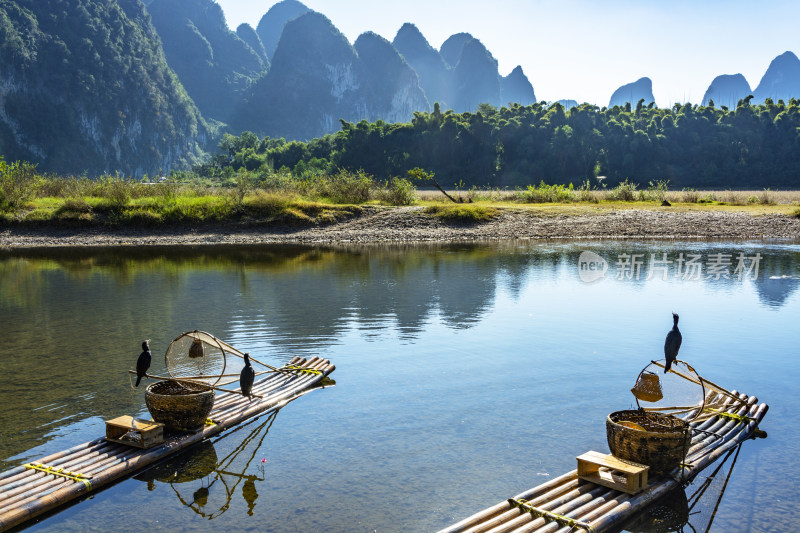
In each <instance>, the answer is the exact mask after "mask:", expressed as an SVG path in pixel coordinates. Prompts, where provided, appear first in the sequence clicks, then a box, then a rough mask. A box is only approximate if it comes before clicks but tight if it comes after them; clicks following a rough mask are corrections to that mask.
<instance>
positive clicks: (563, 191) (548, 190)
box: [519, 180, 575, 204]
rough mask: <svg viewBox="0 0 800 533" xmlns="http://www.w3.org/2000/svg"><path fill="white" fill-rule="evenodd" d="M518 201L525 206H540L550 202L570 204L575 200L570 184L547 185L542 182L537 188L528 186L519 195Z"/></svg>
mask: <svg viewBox="0 0 800 533" xmlns="http://www.w3.org/2000/svg"><path fill="white" fill-rule="evenodd" d="M519 199H520V201H522V202H525V203H527V204H541V203H550V202H572V201H574V200H575V193H574V190H573V187H572V184H570V186H569V187H567V186H566V185H548V184H546V183H545V182H544V180H542V181H541V182H539V186H538V187H534V186H533V185H528V188H527V189H526V190H524V191H522V192H521V193H520V194H519Z"/></svg>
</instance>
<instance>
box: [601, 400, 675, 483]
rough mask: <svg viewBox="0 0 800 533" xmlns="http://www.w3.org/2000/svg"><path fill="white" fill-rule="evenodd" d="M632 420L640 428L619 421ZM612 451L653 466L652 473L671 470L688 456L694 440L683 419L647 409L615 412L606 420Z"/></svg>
mask: <svg viewBox="0 0 800 533" xmlns="http://www.w3.org/2000/svg"><path fill="white" fill-rule="evenodd" d="M620 422H633V423H634V424H638V425H639V426H641V427H642V428H644V431H642V430H641V429H633V428H631V427H626V426H625V425H622V424H620ZM606 436H607V438H608V447H609V449H610V450H611V453H612V454H613V455H614V456H616V457H619V458H620V459H626V460H628V461H633V462H636V463H640V464H643V465H647V466H649V467H650V471H651V472H653V473H656V474H658V473H665V472H669V471H670V470H672V469H673V468H675V467H676V466H678V465H679V464H680V463H682V462H683V459H684V458H685V457H686V452H687V451H688V450H689V445H690V443H691V433H690V431H689V424H688V423H687V422H686V421H684V420H681V419H680V418H677V417H674V416H670V415H661V414H657V413H652V412H647V411H639V410H636V411H616V412H614V413H611V414H610V415H608V418H607V419H606Z"/></svg>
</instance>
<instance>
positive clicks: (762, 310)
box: [0, 242, 800, 532]
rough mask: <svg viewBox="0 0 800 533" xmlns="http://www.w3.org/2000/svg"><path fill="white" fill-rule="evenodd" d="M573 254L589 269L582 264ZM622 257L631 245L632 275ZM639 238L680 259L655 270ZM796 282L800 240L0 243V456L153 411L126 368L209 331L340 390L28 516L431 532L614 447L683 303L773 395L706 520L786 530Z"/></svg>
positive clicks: (86, 434) (688, 333) (732, 365)
mask: <svg viewBox="0 0 800 533" xmlns="http://www.w3.org/2000/svg"><path fill="white" fill-rule="evenodd" d="M583 251H593V252H595V253H597V254H599V255H600V256H602V257H603V258H604V259H605V260H606V261H607V263H608V266H609V269H608V271H607V273H606V277H605V278H604V279H600V280H598V281H595V282H594V283H586V282H584V281H582V280H581V277H580V276H579V270H578V266H577V265H578V258H579V256H580V254H581V252H583ZM720 253H721V254H731V256H732V264H731V265H730V268H729V269H728V273H729V274H730V277H731V278H732V279H725V277H724V276H723V277H721V278H720V279H719V280H715V279H713V276H712V278H711V279H708V277H707V271H703V272H702V276H701V277H702V278H703V279H701V280H692V279H681V278H680V277H679V278H677V279H676V277H675V274H676V268H677V267H676V265H677V264H678V258H679V257H680V254H684V257H685V258H688V257H689V255H690V254H695V255H698V256H700V260H701V261H702V262H703V264H704V267H707V265H708V263H709V262H710V261H711V260H712V259H711V258H712V256H715V254H720ZM740 253H741V254H743V257H744V258H745V259H748V258H755V257H757V256H756V254H760V259H758V261H757V262H758V266H759V271H758V276H757V278H756V279H749V278H752V277H754V274H755V272H750V275H749V276H743V278H745V279H742V280H739V279H736V278H737V276H736V273H735V267H736V257H737V255H738V254H740ZM623 254H629V255H632V254H644V255H643V265H642V267H641V271H640V272H639V276H638V277H639V279H638V280H637V279H636V275H635V273H634V272H631V271H626V267H625V263H624V261H625V260H624V259H622V258H623V257H624V255H623ZM650 254H656V256H655V257H656V258H658V259H667V260H669V261H673V262H672V263H667V264H665V265H668V266H667V267H666V270H665V272H666V273H667V274H668V279H667V280H666V281H665V280H663V279H661V276H662V271H655V270H654V271H653V273H655V275H652V279H649V280H648V279H646V278H647V277H648V273H649V269H648V267H649V263H648V262H649V261H650ZM664 254H666V256H665V255H664ZM618 261H623V262H620V263H618ZM752 262H753V261H751V264H752ZM618 275H621V277H622V279H617V277H618ZM798 287H800V246H796V245H774V244H763V243H666V244H665V243H650V242H648V243H643V242H640V243H637V242H619V243H613V242H612V243H596V242H595V243H586V244H580V243H579V244H575V243H572V244H560V243H555V244H553V243H550V244H519V245H517V244H504V245H492V246H489V245H487V246H482V245H475V246H408V247H370V248H336V249H331V248H302V247H264V248H231V247H216V248H183V249H177V250H171V251H170V250H163V249H138V250H127V249H119V250H70V251H53V250H50V251H41V252H37V251H25V252H22V251H18V252H10V251H5V252H0V324H2V331H3V342H2V347H1V348H0V361H2V372H0V398H2V404H1V405H2V406H1V407H0V469H3V470H5V469H7V468H10V467H13V466H16V465H19V464H22V463H23V462H26V461H29V460H33V459H36V458H39V457H42V456H44V455H46V454H49V453H51V452H54V451H57V450H60V449H63V448H67V447H69V446H72V445H75V444H78V443H81V442H85V441H87V440H90V439H93V438H95V437H97V436H99V435H101V434H103V433H104V422H103V421H104V420H106V419H110V418H113V417H116V416H119V415H122V414H144V413H145V412H146V409H145V406H144V397H143V393H144V392H143V387H142V388H140V389H139V390H132V389H131V387H130V385H129V380H128V377H127V374H126V371H127V369H128V368H131V367H133V366H134V364H135V360H136V357H137V355H138V353H139V345H140V343H141V341H142V340H143V339H145V338H149V339H151V346H152V348H153V352H154V363H153V368H152V370H154V371H156V372H158V373H161V372H164V362H163V353H164V351H165V350H166V347H167V345H168V344H169V342H170V341H171V340H172V339H173V338H175V337H176V336H177V335H178V334H179V333H181V332H183V331H187V330H193V329H202V330H206V331H209V332H211V333H214V334H215V335H217V336H219V337H220V338H222V339H225V340H227V341H228V342H230V343H231V344H233V345H234V346H236V347H238V348H240V349H241V350H245V351H250V352H253V353H254V355H256V356H257V357H259V358H260V359H262V360H267V361H269V362H272V363H281V362H284V361H286V360H288V359H289V358H291V357H292V356H294V355H300V356H312V355H319V356H321V357H325V358H329V359H331V360H332V361H333V362H334V363H335V364H336V367H337V369H336V371H335V372H334V374H333V375H332V377H333V378H334V379H335V380H336V386H335V387H332V388H325V389H323V390H317V391H314V392H312V393H311V394H308V395H306V396H304V397H302V398H300V399H298V400H297V401H295V402H293V403H291V404H289V405H288V406H287V407H285V408H284V409H283V410H281V411H280V412H278V413H277V415H276V416H274V417H262V418H259V419H257V420H255V421H253V422H251V423H249V424H247V425H246V426H242V427H240V428H238V429H236V430H235V431H229V432H227V433H225V434H224V435H223V436H222V437H219V438H217V439H215V440H214V441H212V442H211V443H207V444H205V445H204V446H202V447H199V448H197V449H195V450H192V452H191V453H187V454H184V455H182V456H180V457H178V458H176V459H173V460H171V461H170V462H169V463H167V464H162V465H160V466H158V467H157V468H154V469H151V470H149V471H147V472H144V473H142V474H140V475H137V476H136V477H135V478H132V479H127V480H125V481H123V482H121V483H118V484H117V485H115V486H113V487H111V488H110V489H108V490H104V491H101V492H99V493H97V494H95V495H94V496H93V497H92V498H91V499H88V500H86V501H83V502H81V503H78V504H77V505H73V506H71V507H69V508H67V509H65V510H63V511H61V512H59V513H57V514H54V515H52V516H50V517H48V518H46V519H44V520H42V521H41V522H39V523H37V524H35V525H33V526H31V527H30V530H31V531H59V532H60V531H94V530H97V531H109V530H114V531H137V532H139V531H143V530H147V531H215V530H220V531H226V530H227V531H276V532H283V531H322V532H351V531H353V532H361V531H364V532H372V531H379V532H384V531H432V530H436V529H438V528H441V527H444V526H447V525H449V524H450V523H453V522H455V521H458V520H460V519H462V518H464V517H466V516H468V515H470V514H472V513H474V512H476V511H478V510H481V509H483V508H485V507H487V506H489V505H492V504H494V503H496V502H498V501H500V500H502V499H505V498H507V497H510V496H513V495H515V494H517V493H519V492H522V491H523V490H525V489H528V488H530V487H532V486H534V485H538V484H539V483H541V482H544V481H546V480H548V479H551V478H552V477H554V476H557V475H560V474H562V473H563V472H566V471H567V470H571V469H573V468H574V467H575V466H574V463H575V456H576V455H579V454H581V453H583V452H585V451H587V450H590V449H595V450H602V451H605V450H607V445H606V442H605V425H604V423H605V417H606V415H607V414H608V413H609V412H611V411H615V410H619V409H625V408H629V407H631V406H632V405H633V397H632V395H631V394H630V392H629V389H630V387H631V386H632V385H633V383H634V381H635V378H636V375H637V374H638V372H639V371H640V370H641V369H642V367H644V366H645V365H646V364H647V363H648V361H649V360H650V359H654V358H660V357H662V356H663V352H662V349H663V342H664V336H665V334H666V332H667V331H668V329H669V328H670V327H671V316H670V312H671V311H672V310H675V311H676V312H678V313H680V316H681V322H680V327H681V331H682V332H683V339H684V342H683V347H682V348H681V358H682V359H685V360H687V361H689V362H690V363H692V364H693V365H694V366H695V367H696V368H697V370H698V372H699V373H700V374H702V375H704V376H705V377H707V378H709V379H711V380H712V381H715V382H717V383H719V384H721V385H724V386H728V387H729V388H735V389H738V390H740V391H743V392H747V393H749V394H754V395H758V396H759V398H760V400H762V401H765V402H767V403H769V404H770V411H769V413H768V415H767V418H766V420H765V423H764V424H763V425H762V429H764V430H766V431H767V432H768V433H769V438H768V439H766V440H759V441H754V442H748V443H747V444H746V445H745V446H744V447H743V448H742V451H741V454H740V456H739V459H738V462H737V464H736V467H735V469H734V470H733V471H732V473H731V476H730V480H729V482H728V486H727V490H726V492H725V494H724V498H723V499H722V503H721V504H720V508H719V511H718V512H717V515H716V519H715V522H714V526H713V528H712V531H792V530H795V529H796V524H797V523H798V521H800V506H798V503H797V497H796V485H797V482H796V479H795V476H794V475H793V474H792V473H793V472H795V471H796V470H797V467H798V464H797V460H796V457H797V455H796V451H797V445H796V443H797V442H798V438H800V431H799V430H798V427H800V425H798V424H797V421H796V417H797V413H798V412H800V399H798V394H797V384H798V382H800V362H799V359H798V346H800V342H798V341H800V339H798V331H799V330H798V326H797V324H798V318H800V292H798V290H797V289H798ZM708 473H710V472H708V471H706V472H704V474H708ZM726 473H727V471H726V472H723V474H726ZM715 485H716V486H718V485H721V482H716V483H715ZM692 491H693V488H692V487H689V488H688V489H687V490H686V493H687V495H690V494H691V492H692ZM716 497H717V494H713V495H712V497H711V500H710V501H711V503H710V504H708V503H707V502H704V504H703V505H702V506H699V507H698V509H700V508H701V507H702V508H703V509H705V511H704V512H703V513H704V514H703V513H698V514H697V515H694V516H693V518H692V519H693V520H695V521H697V522H702V520H706V519H707V516H708V515H709V511H708V510H709V509H713V506H714V504H715V503H716ZM701 515H702V516H701ZM112 524H113V525H112ZM630 527H632V529H635V530H637V531H638V530H639V529H636V528H635V527H633V526H630ZM637 527H638V526H637ZM701 527H704V524H703V525H702V526H701ZM645 530H646V529H645ZM687 530H688V529H687ZM699 530H702V529H699Z"/></svg>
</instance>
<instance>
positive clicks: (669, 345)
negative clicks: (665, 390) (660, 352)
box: [664, 313, 683, 374]
mask: <svg viewBox="0 0 800 533" xmlns="http://www.w3.org/2000/svg"><path fill="white" fill-rule="evenodd" d="M681 341H683V337H681V331H680V330H679V329H678V315H676V314H675V313H672V329H671V330H669V333H667V340H665V341H664V358H665V359H666V360H667V364H666V365H665V366H664V373H665V374H666V373H667V372H669V369H670V367H671V366H672V362H673V361H674V360H675V358H676V357H678V350H680V349H681Z"/></svg>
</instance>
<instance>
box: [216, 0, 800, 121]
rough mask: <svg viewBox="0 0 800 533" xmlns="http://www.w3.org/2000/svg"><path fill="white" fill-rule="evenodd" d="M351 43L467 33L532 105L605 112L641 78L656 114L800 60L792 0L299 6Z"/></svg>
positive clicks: (253, 20)
mask: <svg viewBox="0 0 800 533" xmlns="http://www.w3.org/2000/svg"><path fill="white" fill-rule="evenodd" d="M302 1H303V3H304V4H305V5H307V6H308V7H310V8H311V9H313V10H315V11H318V12H320V13H322V14H324V15H326V16H327V17H328V18H329V19H330V20H331V21H332V22H333V24H334V25H335V26H336V27H337V28H338V29H339V30H340V31H341V32H342V33H344V34H345V35H346V36H347V38H348V39H349V40H350V42H351V43H353V42H354V41H355V40H356V38H357V37H358V35H359V34H361V33H363V32H365V31H374V32H375V33H378V34H379V35H381V36H383V37H385V38H386V39H388V40H389V41H391V40H392V39H393V38H394V36H395V34H396V33H397V30H398V29H400V26H402V25H403V23H404V22H412V23H414V24H416V26H417V27H418V28H419V29H420V31H422V34H423V35H424V36H425V37H426V38H427V39H428V42H429V43H430V44H431V45H432V46H433V47H434V48H437V49H438V48H439V47H440V46H441V44H442V42H444V40H445V39H447V37H449V36H450V35H452V34H454V33H458V32H468V33H471V34H472V35H473V36H474V37H476V38H477V39H480V40H481V41H482V42H483V44H484V45H485V46H486V47H487V48H488V49H489V51H490V52H491V53H492V54H493V55H494V57H495V58H496V59H497V60H498V62H499V64H500V73H501V74H502V75H507V74H508V73H509V72H510V71H511V70H512V69H513V68H514V67H515V66H516V65H521V66H522V69H523V70H524V71H525V74H526V75H527V76H528V79H529V80H530V81H531V83H532V84H533V89H534V92H535V93H536V98H537V99H538V100H548V101H552V100H560V99H573V100H578V101H580V102H584V101H586V102H590V103H593V104H597V105H600V106H603V105H608V100H609V98H610V97H611V93H612V92H614V90H615V89H616V88H617V87H619V86H620V85H623V84H625V83H629V82H632V81H635V80H637V79H639V78H641V77H642V76H648V77H649V78H650V79H652V80H653V94H654V96H655V98H656V103H657V104H658V105H659V106H661V107H667V106H671V105H672V104H673V103H675V102H685V101H690V102H693V103H700V101H701V100H702V98H703V93H704V92H705V90H706V89H707V88H708V85H709V84H710V83H711V80H713V79H714V77H716V76H717V75H719V74H736V73H742V74H744V76H745V78H747V81H748V82H749V83H750V86H751V87H752V88H753V89H755V87H756V86H757V85H758V83H759V81H760V80H761V76H763V74H764V72H765V71H766V69H767V67H768V66H769V63H770V61H772V60H773V59H774V58H775V56H777V55H779V54H782V53H783V52H785V51H787V50H791V51H792V52H794V53H795V54H798V55H800V31H798V28H800V1H797V0H785V1H765V2H745V1H742V0H691V1H690V0H664V1H657V0H559V1H550V0H528V1H524V0H494V1H492V2H478V1H477V0H463V1H458V2H456V1H449V0H434V1H431V0H400V1H398V0H392V1H387V0H302ZM218 2H219V4H220V5H221V6H222V8H223V10H224V11H225V16H226V18H227V21H228V25H229V26H230V27H231V29H233V30H235V29H236V27H237V26H238V25H239V24H241V23H242V22H247V23H249V24H250V25H251V26H253V27H254V28H255V27H256V26H257V25H258V21H259V20H260V19H261V17H262V15H263V14H264V13H266V12H267V10H268V9H269V8H270V7H271V6H272V5H273V4H274V3H276V2H274V1H273V0H218Z"/></svg>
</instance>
